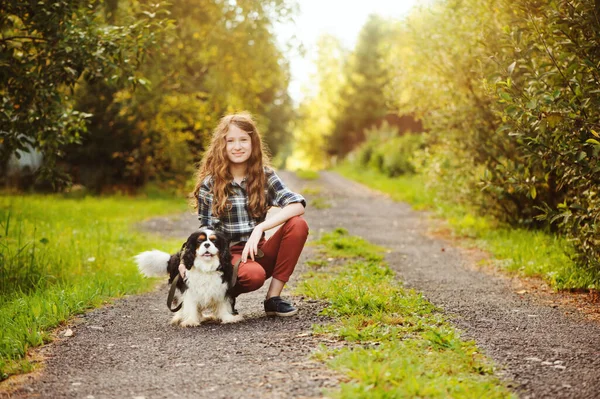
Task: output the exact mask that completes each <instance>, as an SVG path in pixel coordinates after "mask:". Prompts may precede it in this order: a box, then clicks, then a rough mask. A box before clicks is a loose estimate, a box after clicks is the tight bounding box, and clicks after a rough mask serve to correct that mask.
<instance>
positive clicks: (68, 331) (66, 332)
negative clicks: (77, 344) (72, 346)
mask: <svg viewBox="0 0 600 399" xmlns="http://www.w3.org/2000/svg"><path fill="white" fill-rule="evenodd" d="M63 336H65V337H72V336H73V330H71V329H70V328H67V330H66V331H65V332H64V333H63Z"/></svg>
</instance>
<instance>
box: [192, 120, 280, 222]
mask: <svg viewBox="0 0 600 399" xmlns="http://www.w3.org/2000/svg"><path fill="white" fill-rule="evenodd" d="M232 124H233V125H235V126H237V127H238V128H239V129H241V130H243V131H244V132H246V133H248V135H249V136H250V142H251V144H252V151H251V154H250V158H249V159H248V163H247V165H248V169H247V171H246V176H247V179H246V183H247V192H248V213H249V214H250V216H251V217H253V218H260V217H262V216H264V215H265V214H266V212H267V210H268V204H267V198H266V197H265V184H266V181H265V180H266V179H265V172H264V168H265V167H270V161H269V156H268V153H267V151H266V150H265V148H264V146H263V143H262V140H261V138H260V133H259V131H258V129H257V127H256V122H254V120H253V118H252V115H251V114H250V113H248V112H240V113H236V114H232V115H227V116H224V117H223V118H221V120H220V121H219V124H218V125H217V127H216V128H215V130H214V132H213V135H212V139H211V142H210V145H209V146H208V149H207V150H206V152H205V153H204V157H203V158H202V161H201V162H200V167H199V168H198V170H197V173H196V187H195V188H194V191H193V192H192V194H191V195H192V200H193V201H194V202H193V204H194V208H195V209H198V194H199V193H200V186H201V185H202V182H203V181H204V180H205V179H206V178H207V177H209V176H210V177H211V178H212V182H213V184H212V194H213V204H212V213H213V215H215V216H216V217H220V216H221V215H223V213H224V212H226V211H227V210H228V209H230V208H231V205H230V204H229V202H228V194H229V191H228V184H229V183H230V182H231V180H233V176H232V175H231V172H230V171H229V158H228V157H227V143H226V137H225V136H226V135H227V132H228V131H229V126H231V125H232Z"/></svg>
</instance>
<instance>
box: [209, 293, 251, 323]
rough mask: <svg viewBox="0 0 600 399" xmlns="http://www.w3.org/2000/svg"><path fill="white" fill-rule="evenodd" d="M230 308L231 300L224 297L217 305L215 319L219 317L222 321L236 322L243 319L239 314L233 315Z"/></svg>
mask: <svg viewBox="0 0 600 399" xmlns="http://www.w3.org/2000/svg"><path fill="white" fill-rule="evenodd" d="M232 312H233V310H232V309H231V302H229V299H227V298H225V299H224V300H223V301H222V302H220V303H219V304H218V305H217V309H216V312H215V313H216V316H217V319H221V322H222V323H237V322H238V321H242V320H244V318H243V317H242V316H241V315H237V316H235V315H233V314H232Z"/></svg>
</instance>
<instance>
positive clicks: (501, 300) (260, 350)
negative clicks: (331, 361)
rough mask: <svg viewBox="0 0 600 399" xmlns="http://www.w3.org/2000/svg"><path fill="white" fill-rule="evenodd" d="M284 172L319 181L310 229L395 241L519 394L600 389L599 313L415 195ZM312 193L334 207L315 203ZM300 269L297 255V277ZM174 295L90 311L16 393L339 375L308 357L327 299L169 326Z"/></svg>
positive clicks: (202, 386)
mask: <svg viewBox="0 0 600 399" xmlns="http://www.w3.org/2000/svg"><path fill="white" fill-rule="evenodd" d="M280 174H281V175H282V177H283V178H284V180H285V181H286V182H287V183H288V185H290V186H291V187H293V188H295V189H296V190H299V191H303V190H304V189H305V188H310V190H308V191H309V192H312V193H317V191H319V193H318V194H313V197H312V198H311V196H308V198H309V208H308V210H307V213H306V215H305V217H306V218H307V220H308V222H309V225H310V228H311V239H315V238H317V237H318V236H319V235H320V234H321V233H322V232H323V231H329V230H331V229H333V228H335V227H344V228H346V229H348V230H349V232H350V233H351V234H355V235H360V236H362V237H364V238H365V239H367V240H369V241H372V242H374V243H376V244H379V245H383V246H385V247H387V248H389V249H390V251H391V252H390V253H389V254H388V257H387V260H388V262H389V264H390V266H391V267H392V268H393V269H394V270H395V271H396V272H397V273H398V276H399V278H400V279H402V280H404V281H405V282H406V285H408V286H409V287H414V288H415V289H417V290H420V291H422V292H423V293H424V295H425V296H426V297H427V298H428V299H430V300H431V301H432V302H433V303H435V304H437V305H439V306H440V307H442V308H443V309H444V310H445V312H446V313H448V314H449V315H450V316H451V318H452V319H453V320H454V322H455V324H456V325H457V326H458V327H459V328H460V329H461V330H463V331H464V335H465V336H467V337H469V338H473V339H475V340H476V341H477V343H478V345H479V347H480V348H482V349H483V350H484V351H485V352H486V353H487V354H488V355H490V356H491V357H492V358H494V359H495V361H496V362H497V363H498V364H499V365H500V366H501V367H502V369H501V370H500V373H501V374H502V375H503V377H504V378H505V379H507V380H509V381H512V386H513V389H515V390H516V391H517V392H518V393H519V394H520V396H521V397H523V398H527V397H529V398H548V397H552V398H563V397H565V398H596V397H600V326H599V325H598V324H597V323H592V322H589V321H586V320H585V319H583V318H582V317H579V316H577V315H576V314H570V315H565V311H564V309H560V308H556V309H555V308H550V307H545V306H543V305H541V304H538V303H536V302H535V301H534V300H532V299H530V298H527V297H523V296H520V295H517V294H515V293H514V292H513V290H512V289H511V286H510V284H509V283H508V281H507V280H506V279H504V278H501V277H494V276H490V275H488V274H485V273H483V272H479V271H476V270H474V269H473V268H471V267H467V266H468V265H466V263H467V262H468V261H467V260H465V259H464V258H463V257H461V254H460V252H459V251H458V250H456V249H453V248H451V247H449V246H448V244H447V243H445V242H443V241H440V240H436V239H432V238H430V237H428V236H427V234H426V231H427V228H428V226H427V224H428V223H429V222H427V218H426V217H425V216H424V215H423V214H422V213H417V212H414V211H412V210H411V209H410V207H409V206H408V205H405V204H401V203H395V202H393V201H391V200H389V199H387V198H386V197H384V196H382V195H380V194H377V193H374V192H372V191H370V190H368V189H366V188H365V187H363V186H361V185H358V184H355V183H352V182H349V181H347V180H345V179H343V178H341V177H340V176H338V175H336V174H334V173H327V172H324V173H322V174H321V177H320V179H319V180H316V181H300V180H298V179H297V178H296V177H295V176H294V175H293V174H289V173H285V172H281V173H280ZM317 188H318V190H317ZM315 195H318V196H319V197H320V198H321V199H320V200H319V201H321V203H323V199H324V201H325V202H327V203H329V204H330V205H331V207H329V208H324V209H316V207H310V200H311V199H314V196H315ZM143 228H144V229H151V230H153V231H160V232H161V233H162V234H165V235H170V236H174V237H181V238H182V239H183V238H185V237H186V236H187V235H188V234H189V232H190V231H192V230H193V229H195V228H197V221H196V218H195V217H194V216H193V215H191V214H188V215H182V216H180V217H177V218H160V219H154V220H152V221H149V222H148V223H145V224H144V226H143ZM442 249H443V250H442ZM132 255H133V254H132ZM306 256H310V250H307V251H305V254H304V258H303V259H305V258H306ZM302 269H303V265H302V264H300V265H299V273H295V278H296V279H297V278H298V276H299V275H300V274H301V271H302ZM294 281H296V280H293V281H292V283H293V282H294ZM165 295H166V286H162V287H161V288H160V289H159V290H158V291H156V292H154V293H150V294H147V295H142V296H136V297H129V298H125V299H123V300H119V301H117V302H116V303H115V304H114V305H111V306H109V307H106V308H103V309H99V310H96V311H93V312H91V313H89V314H87V315H86V316H85V317H84V318H83V320H82V322H81V323H80V324H78V325H77V326H75V327H74V331H75V334H74V336H73V337H71V338H63V339H61V340H60V341H59V342H57V343H56V344H54V345H50V346H49V347H47V348H46V349H45V350H44V352H45V353H46V355H47V356H48V362H47V367H46V371H45V372H44V373H42V375H41V376H40V377H38V378H31V379H30V380H28V381H26V383H25V385H24V386H23V388H22V389H21V390H20V391H19V392H18V396H19V397H21V396H22V397H44V398H176V397H182V398H307V397H320V396H321V392H322V390H323V389H324V388H327V387H333V386H336V385H337V383H338V382H337V381H338V380H337V378H336V376H335V375H334V374H333V373H331V372H329V371H327V370H326V369H325V368H324V367H323V365H321V364H319V363H316V362H313V361H311V360H310V358H309V355H310V353H311V352H312V351H313V350H315V348H316V347H317V345H318V341H317V340H316V339H315V338H314V337H312V336H311V335H310V334H309V332H310V330H311V325H312V324H313V323H318V322H326V321H327V320H325V319H323V318H321V317H320V316H318V315H317V314H318V310H319V305H318V304H316V303H309V302H305V301H302V300H301V299H300V298H296V303H297V304H298V305H299V307H300V309H301V312H300V314H299V316H298V317H295V318H290V319H269V318H266V317H264V315H263V312H262V298H263V297H264V295H265V288H264V287H263V289H261V290H260V291H258V292H256V293H252V294H248V295H244V296H241V297H240V298H239V299H238V304H239V305H238V308H239V310H240V312H241V313H242V314H243V315H244V316H245V317H246V320H245V321H244V322H242V323H239V324H235V325H223V326H221V325H202V326H200V327H198V328H193V329H181V328H174V327H171V326H170V325H168V321H169V318H170V314H169V312H168V311H167V309H166V306H165V304H164V301H165Z"/></svg>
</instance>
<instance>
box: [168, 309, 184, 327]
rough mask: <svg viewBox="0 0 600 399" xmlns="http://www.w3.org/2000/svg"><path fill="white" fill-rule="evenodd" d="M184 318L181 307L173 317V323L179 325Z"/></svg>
mask: <svg viewBox="0 0 600 399" xmlns="http://www.w3.org/2000/svg"><path fill="white" fill-rule="evenodd" d="M182 319H183V311H182V310H181V309H179V310H178V311H177V312H175V314H174V315H173V318H172V319H171V324H172V325H174V326H175V325H177V324H179V323H181V320H182Z"/></svg>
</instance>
